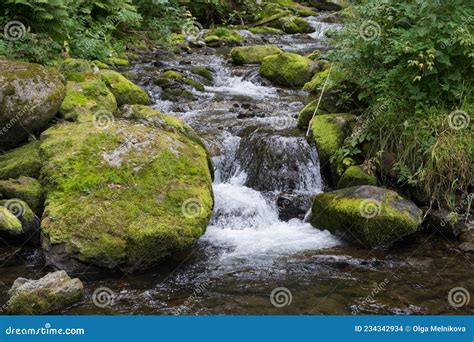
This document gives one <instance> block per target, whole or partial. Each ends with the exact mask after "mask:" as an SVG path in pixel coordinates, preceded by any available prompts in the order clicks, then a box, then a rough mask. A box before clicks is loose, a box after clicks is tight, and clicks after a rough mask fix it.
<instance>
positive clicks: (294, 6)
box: [277, 0, 317, 17]
mask: <svg viewBox="0 0 474 342" xmlns="http://www.w3.org/2000/svg"><path fill="white" fill-rule="evenodd" d="M277 3H278V4H279V7H280V8H281V9H289V10H291V11H292V12H293V13H295V14H297V15H300V16H302V17H310V16H314V15H316V14H317V12H316V11H315V10H314V9H311V8H309V7H306V6H303V5H301V4H299V3H296V2H294V1H291V0H278V1H277Z"/></svg>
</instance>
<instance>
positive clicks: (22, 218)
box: [0, 198, 40, 246]
mask: <svg viewBox="0 0 474 342" xmlns="http://www.w3.org/2000/svg"><path fill="white" fill-rule="evenodd" d="M0 208H2V212H3V213H4V214H5V216H4V217H5V218H7V217H8V215H7V214H6V212H5V210H4V209H6V210H8V211H9V212H10V214H12V215H13V216H14V217H15V218H16V219H17V220H18V221H19V222H20V228H21V229H16V228H17V227H16V226H15V230H10V231H5V230H4V231H3V234H1V235H3V237H4V239H5V240H7V242H9V243H12V244H18V243H22V244H24V243H25V242H26V243H27V244H28V245H31V246H37V245H38V244H39V228H40V219H39V218H38V217H37V216H36V215H35V213H34V212H33V210H31V208H30V207H29V206H28V204H27V203H26V202H24V201H22V200H20V199H17V198H12V199H8V200H0ZM10 219H11V217H10ZM15 225H16V221H15Z"/></svg>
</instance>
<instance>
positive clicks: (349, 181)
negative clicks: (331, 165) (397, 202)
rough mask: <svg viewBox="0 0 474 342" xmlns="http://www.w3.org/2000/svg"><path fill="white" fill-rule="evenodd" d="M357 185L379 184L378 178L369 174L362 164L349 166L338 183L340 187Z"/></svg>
mask: <svg viewBox="0 0 474 342" xmlns="http://www.w3.org/2000/svg"><path fill="white" fill-rule="evenodd" d="M356 185H377V178H376V177H375V176H372V175H369V174H368V173H367V171H365V170H364V168H363V167H362V166H360V165H355V166H349V167H348V168H347V169H346V171H344V173H343V174H342V176H341V178H340V179H339V182H338V183H337V188H338V189H344V188H349V187H351V186H356Z"/></svg>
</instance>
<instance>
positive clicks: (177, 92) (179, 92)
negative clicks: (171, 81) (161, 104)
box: [161, 88, 195, 101]
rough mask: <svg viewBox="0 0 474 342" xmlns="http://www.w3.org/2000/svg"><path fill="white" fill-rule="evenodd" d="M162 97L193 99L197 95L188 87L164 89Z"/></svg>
mask: <svg viewBox="0 0 474 342" xmlns="http://www.w3.org/2000/svg"><path fill="white" fill-rule="evenodd" d="M161 98H162V99H163V100H167V101H179V100H180V99H182V98H185V99H189V100H193V99H194V98H195V97H194V95H193V93H191V92H190V91H189V90H186V89H171V88H167V89H164V90H163V92H162V93H161Z"/></svg>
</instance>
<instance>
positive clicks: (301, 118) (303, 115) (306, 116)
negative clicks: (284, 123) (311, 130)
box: [297, 100, 321, 129]
mask: <svg viewBox="0 0 474 342" xmlns="http://www.w3.org/2000/svg"><path fill="white" fill-rule="evenodd" d="M317 105H318V100H314V101H311V102H310V103H308V104H307V105H306V106H305V107H304V108H303V109H302V110H301V111H300V112H299V114H298V123H297V125H298V128H301V129H304V128H307V127H308V125H309V122H310V121H311V118H312V117H313V115H314V111H315V110H316V106H317ZM317 114H318V113H317ZM319 114H321V111H319Z"/></svg>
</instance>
